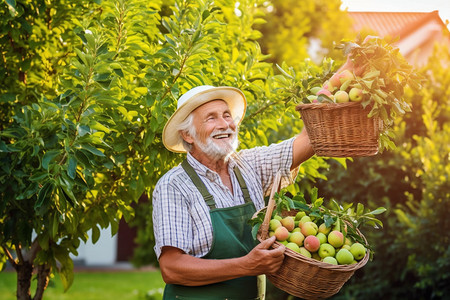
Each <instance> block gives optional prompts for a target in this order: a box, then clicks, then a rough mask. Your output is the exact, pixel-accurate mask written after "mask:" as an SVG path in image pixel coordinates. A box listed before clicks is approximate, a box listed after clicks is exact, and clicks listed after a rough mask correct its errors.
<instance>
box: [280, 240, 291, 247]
mask: <svg viewBox="0 0 450 300" xmlns="http://www.w3.org/2000/svg"><path fill="white" fill-rule="evenodd" d="M279 242H280V243H281V244H283V245H285V246H286V245H287V244H289V242H288V241H287V240H285V241H279Z"/></svg>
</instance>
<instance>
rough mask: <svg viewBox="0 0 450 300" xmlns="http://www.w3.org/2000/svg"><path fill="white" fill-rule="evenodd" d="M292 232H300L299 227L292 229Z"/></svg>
mask: <svg viewBox="0 0 450 300" xmlns="http://www.w3.org/2000/svg"><path fill="white" fill-rule="evenodd" d="M294 232H302V230H301V229H300V227H295V228H294V229H292V233H294Z"/></svg>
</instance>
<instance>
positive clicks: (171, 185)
mask: <svg viewBox="0 0 450 300" xmlns="http://www.w3.org/2000/svg"><path fill="white" fill-rule="evenodd" d="M293 141H294V138H292V139H289V140H286V141H284V142H281V143H279V144H273V145H270V146H264V147H256V148H252V149H246V150H241V151H240V152H239V158H240V160H239V161H240V162H239V163H238V165H239V169H240V170H241V173H242V176H243V178H244V180H245V182H246V184H247V188H248V190H249V194H250V198H251V199H252V201H253V203H254V205H255V207H256V210H259V209H261V208H263V207H264V205H265V204H264V196H267V195H269V194H270V191H271V187H272V183H273V180H274V178H275V176H276V173H277V171H278V170H282V186H283V187H284V186H286V185H288V184H291V183H293V182H294V178H295V176H296V174H297V170H293V171H292V172H291V171H290V167H291V165H292V145H293ZM187 160H188V162H189V163H190V164H191V166H192V167H193V168H194V170H195V171H196V172H197V174H198V175H199V176H200V178H201V180H202V181H203V183H204V184H205V186H206V188H207V189H208V191H209V193H210V194H211V195H212V196H213V197H214V200H215V202H216V207H217V208H224V207H231V206H236V205H240V204H244V196H243V194H242V191H241V189H240V187H239V182H238V180H237V178H236V176H235V174H234V172H233V167H234V166H235V165H236V161H234V160H232V159H231V160H230V161H229V164H228V171H229V174H230V176H231V182H232V184H233V193H231V191H230V190H229V189H228V188H227V187H226V186H225V185H224V184H223V183H222V180H221V179H220V177H219V175H218V174H217V173H216V172H214V171H212V170H210V169H208V168H207V167H205V166H204V165H202V164H201V163H200V162H198V161H197V160H196V159H195V158H194V157H193V156H192V155H190V154H189V153H188V154H187ZM241 162H242V163H241ZM153 228H154V234H155V248H154V250H155V253H156V255H157V257H158V258H159V256H160V254H161V248H162V247H163V246H172V247H176V248H179V249H181V250H183V251H184V252H186V253H187V254H189V255H192V256H196V257H203V256H205V255H206V254H207V253H208V252H209V250H210V248H211V244H212V240H213V230H212V224H211V218H210V215H209V207H208V206H207V205H206V203H205V201H204V200H203V197H202V195H201V194H200V192H199V191H198V189H197V187H196V186H195V185H194V184H193V182H192V181H191V179H190V178H189V176H188V174H187V173H186V172H185V171H184V169H183V168H182V167H181V165H179V166H177V167H175V168H173V169H172V170H170V171H169V172H167V173H166V174H165V175H164V176H162V177H161V179H160V180H159V181H158V183H157V184H156V187H155V190H154V191H153Z"/></svg>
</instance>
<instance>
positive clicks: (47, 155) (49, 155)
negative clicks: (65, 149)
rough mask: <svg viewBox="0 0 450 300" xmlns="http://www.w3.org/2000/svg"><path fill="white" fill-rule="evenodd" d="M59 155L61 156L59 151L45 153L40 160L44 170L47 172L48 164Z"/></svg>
mask: <svg viewBox="0 0 450 300" xmlns="http://www.w3.org/2000/svg"><path fill="white" fill-rule="evenodd" d="M59 154H61V150H49V151H47V152H45V154H44V157H43V158H42V167H43V168H44V169H45V170H48V165H49V163H50V162H51V161H52V160H53V159H54V158H55V157H56V156H58V155H59Z"/></svg>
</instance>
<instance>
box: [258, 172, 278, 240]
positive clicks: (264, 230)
mask: <svg viewBox="0 0 450 300" xmlns="http://www.w3.org/2000/svg"><path fill="white" fill-rule="evenodd" d="M280 183H281V170H279V171H278V172H277V174H276V175H275V180H274V183H273V185H272V190H271V191H270V197H269V203H268V204H267V210H266V215H265V216H264V221H263V223H262V224H261V227H260V230H261V238H262V239H263V240H265V239H267V238H268V237H269V222H270V219H271V218H272V212H273V209H274V207H275V200H274V199H273V196H274V195H275V192H277V191H279V190H280Z"/></svg>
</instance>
